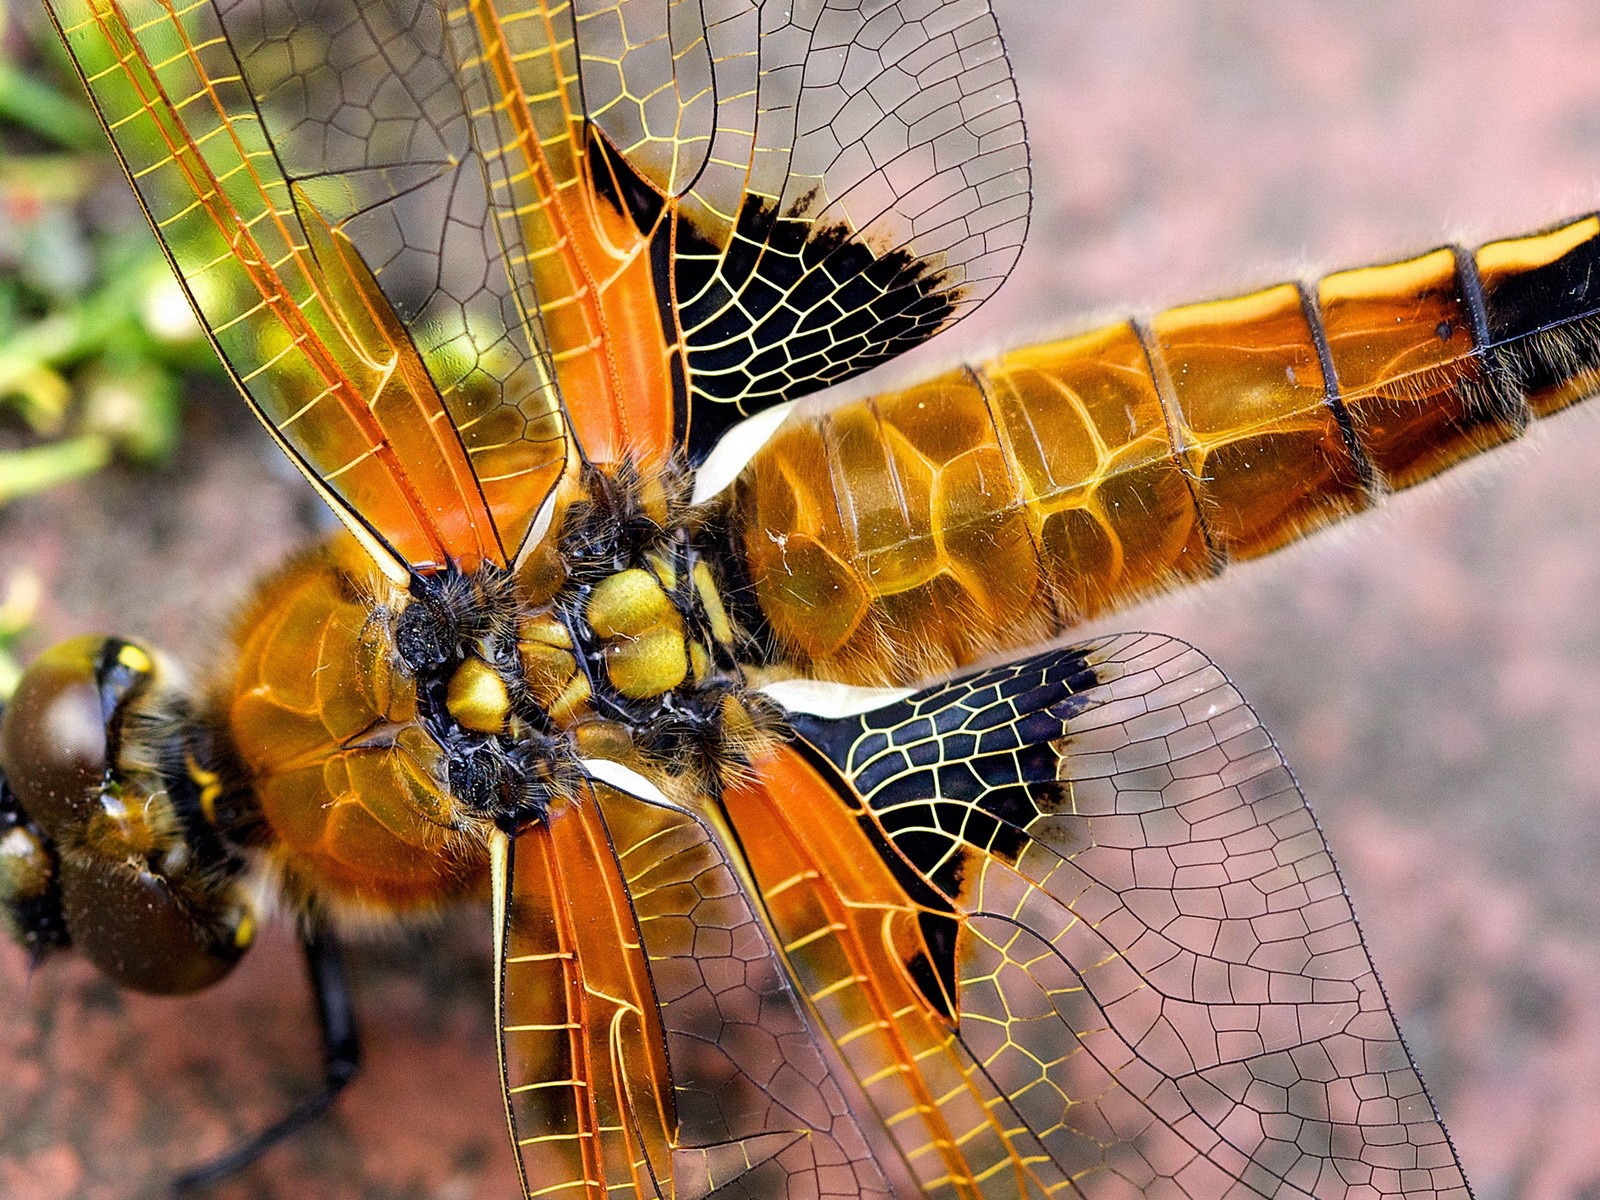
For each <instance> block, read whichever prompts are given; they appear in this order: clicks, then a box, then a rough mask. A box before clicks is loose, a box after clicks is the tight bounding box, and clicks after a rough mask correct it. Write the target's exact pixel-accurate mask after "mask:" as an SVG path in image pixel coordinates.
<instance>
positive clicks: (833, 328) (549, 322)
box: [457, 0, 1029, 462]
mask: <svg viewBox="0 0 1600 1200" xmlns="http://www.w3.org/2000/svg"><path fill="white" fill-rule="evenodd" d="M457 40H458V42H459V43H460V44H461V45H463V46H469V47H473V49H472V50H471V52H469V53H466V54H465V55H464V59H463V62H464V70H465V73H466V74H467V75H468V76H473V75H475V77H476V79H477V81H478V82H477V84H476V93H475V94H476V95H477V96H478V98H479V102H478V103H477V104H475V105H473V106H472V108H473V111H474V112H475V114H476V115H475V117H474V120H475V122H476V124H477V125H478V127H479V132H478V138H477V140H478V142H479V144H480V145H482V146H484V147H486V149H485V152H484V153H485V157H486V159H488V160H489V162H490V164H491V174H492V175H493V176H494V178H495V181H496V183H495V189H494V196H495V204H496V208H497V212H498V213H499V215H500V217H501V222H502V228H503V230H504V231H505V233H504V237H505V241H506V243H507V244H508V245H514V246H517V247H519V248H520V249H519V250H518V252H517V253H515V254H514V255H513V265H517V264H522V265H523V267H524V269H523V270H521V272H520V275H519V279H520V286H521V288H522V291H523V294H524V301H523V303H524V307H525V308H526V309H527V310H529V311H538V312H542V313H543V314H544V320H545V324H546V328H547V330H548V335H549V339H550V345H551V350H552V355H553V357H554V359H555V361H556V364H557V369H558V372H559V374H560V378H561V383H562V388H563V392H564V394H565V396H566V398H567V405H568V410H569V415H570V418H571V421H572V424H573V426H574V428H575V429H576V431H577V434H578V438H579V440H580V442H581V443H582V444H583V446H584V449H585V452H586V453H587V454H588V455H589V456H590V457H592V458H594V459H596V460H599V461H609V460H613V459H615V458H618V457H621V456H622V455H623V454H624V453H632V454H634V455H635V456H636V457H640V458H650V457H659V456H662V455H664V454H666V453H668V452H669V451H670V450H672V449H673V448H674V447H675V446H676V447H682V448H684V449H686V451H687V452H688V455H689V457H690V458H691V460H693V461H696V462H698V461H700V460H701V459H702V458H703V457H704V455H705V454H706V453H707V452H708V451H709V449H710V447H711V446H712V445H713V444H714V442H715V441H716V439H717V437H718V436H720V434H721V433H722V432H723V431H724V430H725V429H726V428H727V427H728V426H729V425H731V424H733V423H734V422H736V421H738V420H739V419H741V418H742V417H744V416H746V415H749V414H751V413H754V412H756V411H759V410H761V409H763V408H766V407H768V406H770V405H773V404H775V403H778V402H780V401H784V400H792V399H794V398H796V397H798V396H801V395H804V394H805V393H807V392H810V391H814V390H816V389H818V388H822V387H825V386H828V385H829V384H832V383H836V382H839V381H840V380H842V379H845V378H848V377H850V376H852V375H854V374H857V373H858V372H861V371H864V370H866V369H867V368H869V367H871V366H874V365H876V364H878V363H880V362H883V361H884V360H885V359H887V358H890V357H892V356H893V355H895V354H898V353H900V352H901V351H903V350H905V349H908V348H909V347H911V346H913V345H916V344H917V343H919V342H921V341H923V340H925V339H927V338H929V337H931V336H932V335H933V334H934V333H936V332H938V331H939V330H940V329H942V328H945V327H946V326H948V325H949V324H950V323H951V322H952V321H954V320H956V319H957V318H958V317H960V316H961V315H963V314H964V313H965V312H967V311H968V310H970V309H971V308H973V307H975V306H976V305H977V304H978V303H980V302H981V301H982V300H984V299H985V298H987V297H988V296H989V295H990V294H991V293H992V292H993V291H994V289H995V288H996V287H998V286H999V284H1000V282H1001V281H1002V280H1003V279H1004V278H1005V276H1006V274H1007V273H1008V272H1009V270H1010V268H1011V266H1012V264H1013V263H1014V262H1015V260H1016V256H1017V253H1018V251H1019V249H1020V247H1021V244H1022V237H1023V234H1024V232H1025V229H1026V225H1027V215H1028V203H1029V198H1028V169H1027V150H1026V145H1025V143H1024V139H1023V131H1022V118H1021V112H1020V109H1019V108H1018V105H1017V98H1016V89H1015V87H1014V85H1013V83H1012V79H1011V73H1010V67H1009V64H1008V62H1007V60H1006V57H1005V52H1004V49H1003V47H1002V45H1001V42H1000V36H999V31H998V28H997V26H996V23H995V18H994V15H993V13H992V12H991V11H990V5H989V0H867V2H866V3H862V2H861V0H811V2H810V3H804V4H794V3H789V2H788V0H781V2H780V0H725V2H720V3H717V4H714V5H713V4H689V3H675V2H674V3H668V2H667V0H575V2H569V0H559V2H557V0H540V2H535V3H528V2H527V0H522V2H520V3H517V2H512V0H468V2H467V3H466V4H465V5H464V6H463V8H462V9H461V10H460V20H459V31H458V34H457ZM492 99H498V100H499V101H500V103H498V104H494V103H489V101H490V100H492Z"/></svg>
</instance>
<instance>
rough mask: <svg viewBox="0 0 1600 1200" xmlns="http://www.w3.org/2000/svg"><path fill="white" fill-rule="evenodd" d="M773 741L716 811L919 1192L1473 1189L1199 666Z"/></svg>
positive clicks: (1114, 668)
mask: <svg viewBox="0 0 1600 1200" xmlns="http://www.w3.org/2000/svg"><path fill="white" fill-rule="evenodd" d="M794 724H795V727H796V729H797V730H798V732H799V733H800V735H801V738H802V739H803V742H802V744H801V745H800V746H799V747H798V748H797V749H792V750H786V751H784V752H782V753H780V754H779V755H778V756H776V757H774V758H772V759H771V760H769V761H768V762H767V763H766V764H765V765H764V767H763V768H762V771H761V778H760V780H759V781H758V782H757V783H755V784H752V785H750V786H747V787H744V788H741V789H738V790H737V791H735V792H734V793H732V794H730V796H729V797H728V800H727V804H728V811H729V815H730V817H731V821H732V824H733V827H734V828H735V829H736V830H737V833H738V837H739V840H740V844H741V845H742V846H743V847H745V849H746V851H747V853H748V855H749V861H750V868H751V871H752V873H753V876H754V878H755V879H756V881H757V883H758V885H759V887H760V890H761V894H762V895H763V896H764V897H765V898H766V902H767V907H768V911H769V914H770V917H771V920H772V922H773V925H774V927H775V929H776V931H777V934H778V936H779V938H780V940H781V941H782V943H783V944H784V946H785V948H786V952H787V957H788V962H789V964H790V967H791V969H792V970H793V971H794V973H795V976H796V978H797V980H798V981H799V984H800V987H801V990H802V991H803V992H804V993H805V994H806V995H807V996H809V997H810V999H811V1003H812V1004H813V1006H814V1008H815V1010H816V1013H817V1015H818V1018H819V1019H820V1021H821V1023H822V1025H823V1026H824V1027H825V1028H826V1029H827V1031H828V1032H829V1034H830V1035H831V1036H832V1038H833V1040H834V1042H835V1044H836V1045H837V1046H838V1048H839V1052H840V1054H841V1056H842V1057H843V1058H844V1060H845V1062H846V1063H847V1064H848V1066H849V1068H850V1070H851V1072H852V1073H853V1074H854V1075H855V1076H856V1078H857V1079H858V1080H859V1081H860V1082H861V1085H862V1088H863V1090H864V1091H865V1092H866V1093H867V1094H868V1096H869V1097H870V1098H871V1100H872V1103H873V1105H874V1106H875V1108H876V1109H877V1112H878V1114H879V1116H880V1117H881V1118H882V1120H883V1123H884V1125H885V1126H886V1127H887V1129H888V1130H889V1131H890V1134H891V1135H892V1137H893V1138H894V1140H895V1141H896V1143H897V1144H898V1146H899V1148H900V1151H901V1152H902V1154H903V1155H904V1158H905V1160H906V1162H907V1163H908V1164H909V1166H910V1168H911V1170H912V1172H913V1173H914V1174H915V1175H916V1177H917V1178H918V1180H919V1181H920V1184H921V1186H922V1187H923V1188H924V1190H925V1191H926V1192H927V1194H928V1195H930V1196H945V1195H952V1196H985V1197H991V1196H1050V1195H1058V1194H1059V1195H1077V1196H1085V1197H1095V1198H1099V1197H1132V1196H1151V1195H1156V1196H1173V1197H1190V1198H1192V1200H1206V1198H1214V1197H1229V1198H1235V1197H1244V1196H1258V1197H1275V1198H1281V1197H1319V1198H1326V1197H1356V1196H1407V1197H1431V1198H1436V1197H1452V1198H1456V1200H1465V1198H1466V1197H1467V1196H1468V1192H1467V1189H1466V1185H1465V1183H1464V1181H1463V1177H1462V1173H1461V1170H1460V1167H1459V1165H1458V1163H1457V1161H1456V1158H1455V1155H1454V1151H1453V1150H1452V1148H1451V1146H1450V1144H1449V1142H1448V1140H1447V1138H1446V1136H1445V1133H1444V1130H1443V1127H1442V1126H1441V1124H1440V1122H1439V1120H1438V1117H1437V1115H1436V1114H1435V1112H1434V1109H1433V1107H1432V1104H1431V1102H1430V1100H1429V1098H1428V1096H1427V1094H1426V1092H1425V1091H1424V1089H1423V1086H1422V1083H1421V1080H1420V1078H1419V1076H1418V1074H1417V1071H1416V1069H1415V1067H1414V1066H1413V1064H1412V1062H1411V1061H1410V1058H1409V1056H1408V1054H1407V1052H1406V1050H1405V1048H1404V1046H1403V1044H1402V1043H1401V1041H1400V1038H1399V1034H1398V1032H1397V1030H1396V1027H1395V1023H1394V1018H1393V1016H1392V1015H1391V1014H1390V1012H1389V1010H1388V1007H1387V1003H1386V1001H1385V999H1384V996H1383V994H1382V991H1381V989H1380V988H1379V985H1378V981H1377V978H1376V976H1375V975H1374V973H1373V969H1372V965H1371V962H1370V960H1369V958H1368V955H1367V952H1366V949H1365V947H1364V946H1363V945H1362V942H1361V939H1360V934H1359V932H1358V930H1357V927H1356V925H1355V921H1354V917H1353V915H1352V913H1351V910H1350V905H1349V901H1348V899H1347V898H1346V896H1345V893H1344V890H1343V888H1342V886H1341V884H1340V881H1339V878H1338V875H1337V873H1336V872H1335V869H1334V865H1333V862H1332V860H1331V858H1330V857H1329V854H1328V850H1327V847H1326V845H1325V844H1324V842H1323V839H1322V836H1321V834H1320V832H1319V830H1318V829H1317V826H1316V823H1315V821H1314V820H1313V818H1312V816H1311V813H1310V811H1309V810H1308V809H1307V807H1306V804H1305V801H1304V799H1303V798H1302V797H1301V795H1300V793H1299V791H1298V790H1297V788H1296V786H1295V783H1294V780H1293V778H1292V777H1291V776H1290V774H1289V772H1288V769H1287V768H1286V767H1285V765H1284V763H1283V761H1282V759H1281V757H1280V756H1279V754H1278V751H1277V749H1276V748H1275V747H1274V745H1273V743H1272V741H1271V739H1270V737H1269V736H1268V735H1267V733H1266V731H1265V730H1264V729H1263V728H1262V727H1261V725H1260V723H1259V722H1258V720H1257V719H1256V717H1255V715H1254V714H1253V713H1252V712H1251V710H1250V709H1249V707H1248V706H1247V705H1246V704H1245V703H1244V701H1243V700H1242V699H1241V698H1240V696H1239V694H1238V693H1237V692H1236V691H1235V690H1234V689H1233V687H1232V686H1231V685H1230V684H1229V683H1228V681H1227V679H1226V678H1225V677H1224V676H1223V675H1222V673H1221V672H1220V671H1219V670H1218V669H1217V668H1216V667H1215V666H1213V665H1212V664H1211V663H1210V662H1209V661H1208V660H1207V659H1206V658H1205V657H1204V656H1202V655H1201V654H1199V653H1198V652H1197V651H1195V650H1193V649H1191V648H1189V647H1187V646H1185V645H1183V644H1181V643H1178V642H1175V641H1172V640H1169V639H1165V638H1160V637H1151V636H1143V635H1138V636H1128V637H1119V638H1113V639H1110V640H1108V641H1104V642H1096V643H1090V644H1087V645H1084V646H1080V647H1076V648H1072V649H1066V650H1061V651H1057V652H1053V653H1049V654H1045V655H1042V656H1039V657H1035V658H1031V659H1028V660H1026V661H1024V662H1021V663H1017V664H1015V665H1012V666H1006V667H1000V668H997V669H994V670H991V671H987V672H984V673H981V674H977V675H972V676H968V677H966V678H963V679H959V680H956V681H955V682H953V683H950V684H948V685H946V686H943V687H938V688H933V689H930V690H928V691H924V692H921V693H917V694H915V695H913V696H911V697H909V698H907V699H904V700H901V701H898V702H896V703H892V704H890V705H888V706H886V707H882V708H879V709H876V710H873V711H869V712H867V713H866V714H864V715H861V716H854V717H847V718H836V719H820V718H815V717H807V716H800V715H797V716H795V718H794Z"/></svg>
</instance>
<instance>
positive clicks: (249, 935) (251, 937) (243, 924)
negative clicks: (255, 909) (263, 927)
mask: <svg viewBox="0 0 1600 1200" xmlns="http://www.w3.org/2000/svg"><path fill="white" fill-rule="evenodd" d="M255 940H256V919H255V916H254V915H253V914H252V913H251V912H250V910H249V909H246V910H245V911H244V912H242V913H240V914H239V923H238V924H237V925H235V926H234V927H233V945H234V948H235V949H238V950H248V949H249V948H250V946H251V944H252V943H254V942H255Z"/></svg>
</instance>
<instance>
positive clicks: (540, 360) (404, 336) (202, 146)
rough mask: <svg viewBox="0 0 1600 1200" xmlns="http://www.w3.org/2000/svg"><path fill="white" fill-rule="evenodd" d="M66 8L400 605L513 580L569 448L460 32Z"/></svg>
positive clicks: (360, 22)
mask: <svg viewBox="0 0 1600 1200" xmlns="http://www.w3.org/2000/svg"><path fill="white" fill-rule="evenodd" d="M50 7H51V11H52V14H53V16H54V17H55V19H56V21H57V23H58V24H59V26H60V27H61V31H62V34H63V36H64V38H65V39H66V42H67V45H68V48H69V49H70V51H71V52H72V54H73V57H74V58H75V60H76V61H77V64H78V67H79V69H80V71H81V72H82V74H83V76H84V80H85V82H86V84H87V85H88V88H89V92H90V95H91V97H92V98H93V100H94V102H95V105H96V107H97V108H98V110H99V112H100V114H101V117H102V119H103V120H104V122H105V124H106V127H107V129H108V131H109V132H110V134H111V136H112V139H113V141H114V142H115V143H116V146H117V149H118V152H119V154H120V155H121V157H122V160H123V163H124V165H125V166H126V168H127V170H128V174H129V176H130V177H131V178H132V180H133V182H134V186H135V188H136V190H137V191H138V193H139V197H140V200H141V202H142V203H143V204H144V206H145V209H146V210H147V212H148V213H149V215H150V220H151V223H152V225H153V226H154V227H155V230H156V233H157V235H158V236H159V237H160V239H161V241H162V243H163V245H164V246H165V248H166V250H167V253H168V255H169V257H170V258H171V259H172V262H173V265H174V267H175V269H176V270H177V271H178V273H179V275H180V276H181V277H182V279H183V281H184V285H185V287H186V288H187V290H188V292H189V295H190V298H191V299H192V301H193V303H194V305H195V308H196V311H197V312H198V313H199V315H200V317H201V319H202V321H203V322H204V324H205V325H206V327H207V329H208V330H209V331H210V334H211V337H212V339H213V341H214V342H215V343H216V346H217V349H218V351H219V352H220V353H221V355H222V357H223V359H224V361H225V362H226V363H227V365H228V366H229V368H230V370H231V371H232V372H233V374H234V376H235V378H236V379H237V380H238V382H239V384H240V386H241V388H242V389H243V390H244V391H245V393H246V395H247V396H248V398H249V400H250V402H251V404H252V405H253V407H254V408H255V410H256V412H257V413H258V414H259V415H260V416H261V418H262V420H263V421H264V422H265V423H266V425H267V427H268V428H269V429H270V430H271V431H272V433H273V435H274V436H275V438H276V439H277V441H278V442H279V444H280V445H281V446H282V447H283V448H284V450H285V451H286V452H288V453H289V455H290V456H291V457H292V458H293V459H294V461H295V462H296V463H297V465H299V466H300V468H301V469H302V470H303V471H304V472H305V473H306V475H307V476H308V477H309V478H310V479H311V481H312V482H313V484H314V485H315V486H317V488H318V489H319V491H320V492H321V493H322V494H323V495H324V497H325V498H326V499H327V500H328V501H329V503H330V504H332V505H333V506H334V508H335V510H336V511H337V512H339V514H340V515H341V516H342V517H343V518H344V519H345V521H346V523H347V524H349V525H350V526H351V528H352V529H353V530H354V531H355V532H356V534H357V536H358V537H360V538H361V539H362V541H363V543H364V544H365V545H366V546H367V547H368V549H369V550H370V551H372V552H373V554H374V555H375V556H376V557H377V558H378V559H379V561H380V563H382V564H383V565H384V566H385V568H386V569H387V571H388V573H389V574H390V575H391V577H392V578H395V579H396V580H397V581H402V580H404V579H405V578H406V575H407V570H406V568H407V567H411V568H416V569H420V570H430V569H434V568H438V567H441V566H443V565H445V564H447V563H455V564H457V565H460V566H462V567H464V568H467V569H471V568H473V567H475V566H477V565H478V564H480V563H482V562H495V563H505V562H507V561H508V560H509V559H510V558H511V557H512V556H514V554H515V551H516V550H517V548H518V546H519V545H520V543H521V541H522V539H523V538H524V537H525V536H526V533H527V531H528V529H529V527H530V525H531V524H532V522H533V520H534V517H535V514H536V512H537V510H538V507H539V505H540V503H541V502H542V501H543V500H544V498H545V497H546V496H547V495H548V494H549V492H550V490H551V489H552V488H553V486H554V484H555V482H556V480H557V479H558V478H559V476H560V474H561V471H562V468H563V465H564V462H565V453H566V439H565V434H564V426H563V423H562V420H561V415H560V408H559V403H558V400H557V397H556V393H555V386H554V382H553V378H552V376H551V372H550V370H549V368H548V366H547V364H546V362H545V360H544V356H543V354H542V351H541V348H540V347H539V346H538V345H537V344H536V343H535V342H534V341H532V340H531V339H530V335H529V332H528V330H527V329H526V328H525V327H524V325H523V322H522V319H521V317H520V315H519V314H518V312H517V310H516V306H515V300H514V298H513V297H512V296H511V294H510V291H511V288H510V283H509V276H508V274H507V271H506V268H505V265H504V262H503V257H504V255H503V250H502V249H501V247H500V245H499V242H498V239H497V237H496V234H495V231H494V229H493V222H492V221H491V220H490V219H489V216H488V214H489V211H490V209H489V204H488V201H487V199H486V195H485V192H486V188H487V183H486V180H485V173H484V170H483V167H482V164H481V163H480V162H479V161H478V160H477V158H476V156H475V154H474V152H473V150H472V148H471V143H470V137H469V133H468V129H467V122H466V117H465V114H464V111H463V106H464V103H465V101H464V98H463V96H462V93H461V90H460V87H459V86H458V84H457V81H456V78H455V72H454V66H453V64H452V63H451V62H450V61H449V60H448V57H447V54H446V41H445V36H444V18H443V16H442V14H440V13H439V12H438V11H437V10H436V9H435V7H434V6H433V5H431V4H428V3H422V4H418V5H416V6H415V7H416V11H415V12H414V13H412V14H410V17H409V19H408V20H404V21H402V20H401V19H400V17H401V15H402V14H398V13H397V12H396V11H395V10H394V9H393V8H391V7H390V6H387V5H381V4H359V3H357V2H356V0H334V2H333V3H329V4H322V5H318V6H316V12H315V17H316V20H315V21H313V20H312V19H311V17H310V16H308V15H306V14H304V13H302V12H301V10H300V6H298V5H296V4H282V5H254V4H252V5H243V4H239V3H218V4H211V3H192V2H191V3H184V4H181V5H180V4H177V3H174V2H173V0H53V2H52V3H51V5H50ZM430 17H431V19H430Z"/></svg>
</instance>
